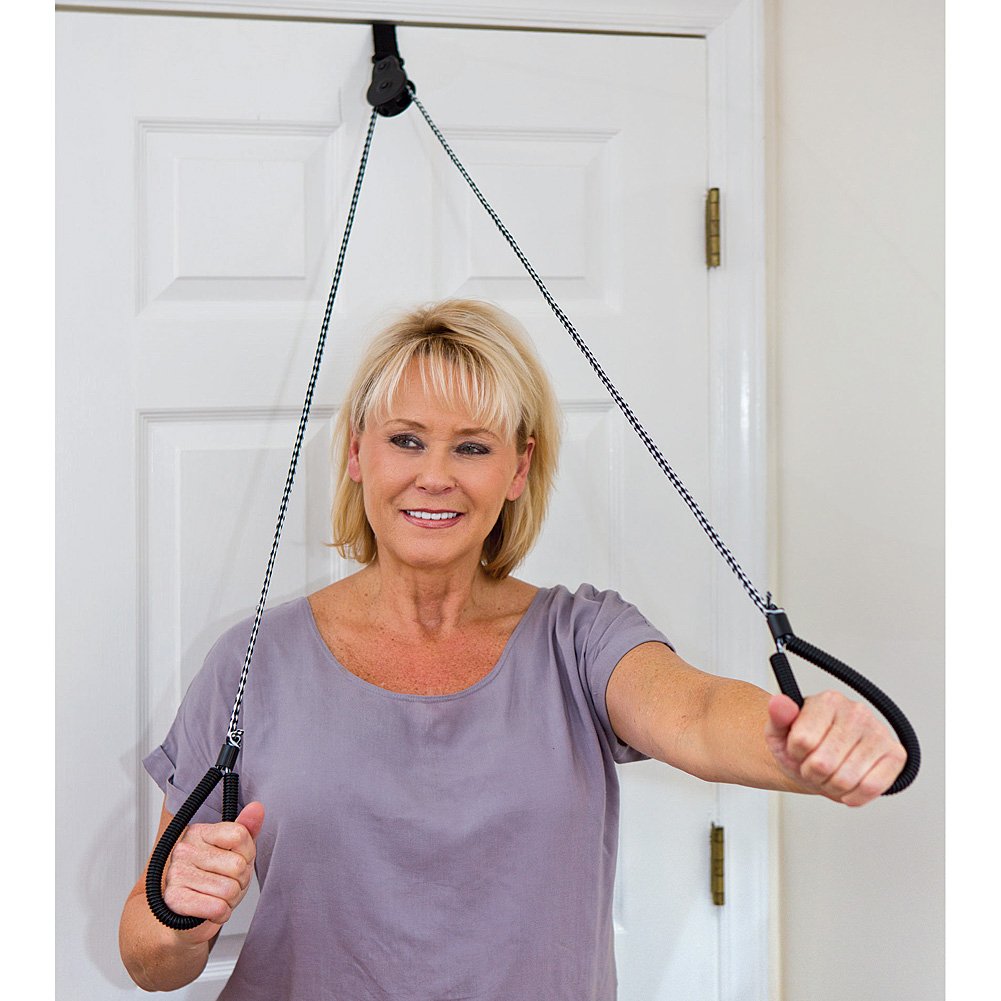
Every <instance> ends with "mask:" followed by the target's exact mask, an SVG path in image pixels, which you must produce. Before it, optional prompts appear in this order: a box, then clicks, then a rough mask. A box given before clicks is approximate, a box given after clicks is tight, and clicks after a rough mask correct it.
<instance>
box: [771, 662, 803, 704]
mask: <svg viewBox="0 0 1001 1001" xmlns="http://www.w3.org/2000/svg"><path fill="white" fill-rule="evenodd" d="M769 659H770V660H771V662H772V673H773V674H774V675H775V680H776V681H777V682H778V683H779V691H780V692H781V693H782V694H783V695H788V696H789V698H791V699H792V700H793V702H795V703H796V705H798V706H799V707H800V709H802V708H803V693H802V692H800V690H799V685H797V684H796V678H795V676H794V675H793V673H792V668H791V667H790V666H789V658H788V657H786V655H785V654H784V653H781V652H779V653H773V654H772V655H771V657H770V658H769Z"/></svg>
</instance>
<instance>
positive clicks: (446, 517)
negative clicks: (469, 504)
mask: <svg viewBox="0 0 1001 1001" xmlns="http://www.w3.org/2000/svg"><path fill="white" fill-rule="evenodd" d="M403 513H404V514H405V515H406V516H407V517H408V518H411V519H413V520H415V521H420V522H426V523H427V524H429V525H441V524H449V523H451V522H455V521H458V520H459V518H461V517H462V514H461V512H459V511H409V510H404V512H403Z"/></svg>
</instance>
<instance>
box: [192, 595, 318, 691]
mask: <svg viewBox="0 0 1001 1001" xmlns="http://www.w3.org/2000/svg"><path fill="white" fill-rule="evenodd" d="M255 618H256V616H255V615H248V616H245V617H243V618H241V619H240V620H239V621H238V622H235V623H234V624H233V625H231V626H229V627H228V628H226V629H224V630H223V632H222V633H220V634H219V637H218V638H217V639H216V641H215V642H214V643H213V644H212V646H211V648H210V649H209V652H208V654H207V655H206V657H205V665H204V668H203V672H202V673H205V672H208V673H211V674H214V675H227V676H228V675H229V674H232V673H234V672H236V674H237V676H238V675H239V671H240V670H241V669H242V667H243V662H244V660H245V659H246V654H247V649H248V648H249V646H250V639H251V635H252V633H253V628H254V620H255ZM308 625H309V603H308V601H307V599H306V598H293V599H292V600H291V601H286V602H283V603H282V604H280V605H276V606H275V607H274V608H269V609H266V610H265V612H264V615H263V616H262V617H261V623H260V627H259V628H258V632H257V637H256V641H255V646H254V657H255V658H257V657H258V656H261V655H264V656H266V655H267V653H268V651H269V649H273V648H275V647H278V648H280V649H282V650H284V649H287V648H288V647H289V646H290V645H299V644H301V643H302V641H303V637H304V636H305V635H307V634H306V632H305V629H306V627H308Z"/></svg>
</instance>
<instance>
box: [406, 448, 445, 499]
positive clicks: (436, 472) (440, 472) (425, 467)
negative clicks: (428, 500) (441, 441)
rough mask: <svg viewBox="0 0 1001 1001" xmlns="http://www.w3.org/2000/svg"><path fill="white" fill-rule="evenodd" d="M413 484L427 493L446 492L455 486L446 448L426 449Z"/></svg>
mask: <svg viewBox="0 0 1001 1001" xmlns="http://www.w3.org/2000/svg"><path fill="white" fill-rule="evenodd" d="M414 486H416V487H417V489H418V490H423V491H424V492H425V493H429V494H443V493H447V492H448V491H449V490H451V489H452V488H453V487H454V486H455V477H454V476H453V475H452V472H451V469H450V456H449V452H448V450H447V449H436V448H431V449H428V451H427V453H426V454H425V455H424V458H423V461H422V462H421V465H420V469H418V471H417V476H416V477H415V479H414Z"/></svg>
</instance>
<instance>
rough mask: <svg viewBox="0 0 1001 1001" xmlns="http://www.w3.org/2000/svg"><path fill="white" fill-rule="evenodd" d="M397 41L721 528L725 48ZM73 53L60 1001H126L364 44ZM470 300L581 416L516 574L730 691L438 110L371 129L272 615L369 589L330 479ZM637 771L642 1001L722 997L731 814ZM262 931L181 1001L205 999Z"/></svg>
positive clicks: (87, 38) (305, 294) (63, 168)
mask: <svg viewBox="0 0 1001 1001" xmlns="http://www.w3.org/2000/svg"><path fill="white" fill-rule="evenodd" d="M399 42H400V48H401V52H402V53H403V55H404V57H405V59H406V67H407V71H408V73H409V74H410V76H411V78H412V79H413V80H414V81H415V82H416V84H417V88H418V92H419V96H420V97H421V99H422V100H423V102H424V103H425V105H426V106H427V108H428V110H429V112H430V113H431V114H432V115H433V116H434V117H435V118H436V119H437V121H438V123H439V125H440V126H441V127H442V129H443V131H444V132H445V134H446V136H447V137H448V138H449V140H450V141H451V142H452V144H453V146H454V148H455V150H456V151H457V153H458V155H459V156H460V157H461V158H462V159H463V160H464V161H465V163H466V166H467V167H468V169H469V171H470V172H471V174H472V175H473V177H474V178H475V179H476V180H477V181H478V183H479V185H480V187H481V189H482V190H483V191H484V192H485V193H486V195H487V197H488V198H490V199H491V200H492V201H493V203H494V205H495V207H496V208H497V209H498V211H499V212H500V214H501V216H502V217H503V218H504V219H505V220H506V222H507V224H508V226H509V228H510V229H511V231H512V232H513V233H514V234H515V235H516V237H517V238H518V240H519V242H520V243H521V245H522V247H523V248H524V250H525V251H526V253H527V254H528V256H529V257H530V258H531V259H532V260H533V262H534V263H535V265H536V266H537V268H538V270H539V271H540V273H541V274H542V275H543V277H544V279H545V280H546V281H547V283H548V284H549V286H550V288H551V289H552V291H553V292H554V294H555V295H556V297H557V299H559V300H560V301H561V303H562V305H563V306H564V308H565V309H566V311H567V312H568V314H569V315H570V316H571V317H572V318H573V319H574V321H575V323H576V325H577V327H578V329H579V330H580V331H581V333H582V334H583V335H584V337H585V339H586V340H588V341H589V343H590V344H591V346H592V348H593V350H594V352H595V354H596V355H597V356H598V358H599V359H600V360H601V361H602V363H603V365H604V367H605V369H606V370H607V372H608V373H609V375H610V376H611V377H612V379H613V380H614V381H616V382H617V383H618V385H619V387H620V389H621V390H622V392H623V394H624V395H625V397H626V398H627V399H628V400H629V401H630V402H631V404H632V405H633V409H634V410H635V412H636V413H637V414H638V415H639V417H640V419H641V420H643V422H644V423H645V424H646V425H647V427H648V428H649V430H650V431H651V433H652V434H653V436H654V438H655V439H656V440H657V441H658V442H659V443H660V444H661V446H662V448H663V450H664V451H665V453H666V454H667V455H668V456H670V458H671V460H672V462H673V463H674V465H675V466H676V468H677V469H678V470H679V472H680V473H681V474H682V475H683V477H684V478H685V480H686V482H687V484H688V486H689V487H690V488H691V490H692V492H693V493H694V494H695V496H696V497H707V496H708V488H709V483H708V480H709V435H708V430H707V429H708V427H709V420H710V414H709V413H708V410H709V382H710V371H709V354H708V350H707V335H706V330H707V318H706V309H707V298H708V291H707V277H706V271H705V265H704V259H703V229H702V216H703V197H704V192H705V188H706V186H707V177H706V162H707V149H706V147H707V138H706V117H707V109H706V100H705V94H706V66H705V43H704V42H703V41H702V40H699V39H683V38H667V37H656V38H654V37H637V36H633V37H628V36H618V37H617V36H610V35H566V34H558V33H526V32H514V31H496V32H491V31H487V30H459V29H441V28H417V27H411V28H405V29H401V30H400V31H399ZM57 43H58V48H57V68H58V108H57V114H58V122H57V127H58V137H57V155H58V238H57V255H58V307H57V309H58V313H57V316H58V319H57V328H58V329H57V334H58V345H57V351H58V359H57V433H58V455H57V462H58V473H57V475H58V496H57V504H58V510H57V519H58V527H57V533H58V534H57V552H58V559H59V565H58V581H59V583H58V639H57V644H58V645H57V650H58V654H57V657H58V665H57V682H58V734H59V743H58V749H57V764H58V803H59V817H58V825H59V826H58V831H57V851H58V872H59V877H60V878H59V883H58V886H59V900H58V907H57V921H58V952H59V957H58V972H57V978H58V984H59V989H60V992H61V993H60V996H61V997H64V998H67V999H68V998H73V999H80V1001H110V999H113V998H118V997H126V996H128V997H132V996H134V995H136V994H137V993H138V991H137V990H136V989H135V988H134V987H133V986H132V985H131V982H130V981H129V980H128V978H127V976H126V974H125V973H124V971H123V970H122V969H121V968H120V965H119V961H118V957H117V951H116V942H115V928H116V925H117V919H118V914H119V910H120V906H121V903H122V900H123V898H124V896H125V894H126V892H127V891H128V889H129V887H130V886H131V884H132V883H133V882H134V880H135V878H136V874H137V873H138V871H139V870H140V868H141V866H142V863H143V861H144V859H145V857H146V854H147V853H148V851H149V848H150V843H151V836H152V831H153V829H154V824H155V818H156V816H157V814H158V810H159V805H160V794H159V791H158V790H156V789H155V787H154V786H153V785H152V783H151V782H150V781H149V780H148V779H147V777H146V776H145V773H144V772H143V771H142V769H141V766H140V759H141V757H142V756H143V754H145V753H146V752H147V751H148V750H149V749H150V748H151V747H152V746H154V745H155V744H156V743H158V742H159V740H160V739H161V737H162V736H163V734H164V732H165V731H166V729H167V726H168V725H169V722H170V720H171V719H172V716H173V713H174V711H175V709H176V706H177V703H178V701H179V700H180V697H181V695H182V693H183V691H184V689H185V687H186V685H187V683H188V681H189V680H190V678H191V677H192V675H193V674H194V672H195V671H197V669H198V667H199V666H200V663H201V660H202V657H203V656H204V654H205V652H206V651H207V649H208V647H209V645H210V644H211V642H212V641H213V639H214V638H215V637H216V636H217V635H218V634H219V633H220V632H221V631H222V630H224V629H225V628H226V627H228V626H229V625H231V624H232V623H234V622H235V621H237V620H238V619H240V618H241V617H243V616H245V615H247V614H248V612H249V611H250V610H251V609H252V607H253V605H254V603H255V602H256V599H257V595H258V593H259V589H260V582H261V577H262V575H263V570H264V565H265V561H266V557H267V552H268V548H269V546H270V542H271V535H272V529H273V523H274V518H275V515H276V511H277V505H278V499H279V496H280V492H281V486H282V483H283V481H284V474H285V469H286V466H287V461H288V453H289V450H290V448H291V444H292V440H293V437H294V429H295V425H296V422H297V419H298V412H299V408H300V406H301V399H302V394H303V390H304V388H305V383H306V379H307V376H308V372H309V366H310V361H311V358H312V352H313V350H314V346H315V337H316V333H317V330H318V327H319V323H320V320H321V317H322V313H323V304H324V300H325V297H326V292H327V286H328V282H329V276H330V273H331V270H332V265H333V262H334V260H335V258H336V253H337V247H338V242H339V239H340V231H341V226H342V224H343V220H344V216H345V212H346V207H347V204H348V199H349V195H350V190H351V185H352V183H353V179H354V172H355V166H356V162H357V158H358V155H359V153H360V148H361V141H362V138H363V136H364V132H365V128H366V126H367V122H368V117H369V108H368V105H367V104H366V103H365V100H364V93H365V90H366V88H367V85H368V80H369V74H370V56H371V32H370V29H369V28H368V27H367V26H360V25H333V24H322V23H307V22H281V21H249V20H248V21H243V20H239V19H200V18H173V17H151V16H139V15H108V14H92V13H83V12H63V13H60V14H58V15H57ZM453 294H459V295H476V296H484V297H487V298H490V299H493V300H495V301H497V302H499V303H500V304H501V305H503V306H504V307H506V308H507V309H509V310H511V311H512V312H513V313H515V314H516V315H517V316H519V317H520V318H521V319H522V320H523V322H524V323H525V324H526V325H527V327H528V328H529V330H530V331H531V333H532V334H533V336H534V338H535V340H536V343H537V345H538V347H539V349H540V351H541V354H542V356H543V358H544V360H545V361H546V362H547V364H548V366H549V369H550V371H551V373H552V375H553V377H554V380H555V383H556V386H557V389H558V391H559V395H560V397H561V399H562V401H563V403H564V406H565V409H566V415H567V435H566V446H565V451H564V455H563V462H562V472H561V476H560V480H559V487H558V493H557V496H556V500H555V503H554V507H553V512H552V515H551V517H550V520H549V524H548V527H547V529H546V532H545V535H544V537H543V539H542V541H541V542H540V544H539V546H538V548H537V550H536V552H535V553H533V555H532V556H531V558H530V560H529V561H528V563H527V565H526V566H524V567H523V568H522V569H521V571H520V573H519V576H522V577H524V578H525V579H528V580H531V581H533V582H534V583H537V584H541V585H548V584H552V583H555V582H563V583H566V584H567V585H569V586H571V587H573V586H575V585H576V584H577V583H579V582H580V581H590V582H591V583H593V584H595V585H596V586H599V587H614V588H617V589H618V590H620V591H621V592H622V593H623V594H624V595H625V596H626V597H627V598H629V599H630V600H632V601H634V602H635V603H636V604H638V605H639V606H640V607H641V608H642V609H643V610H644V611H645V612H646V614H647V615H648V617H649V618H650V619H652V620H653V621H654V622H656V623H657V624H658V625H660V626H661V627H662V628H663V629H664V630H665V631H666V632H667V633H668V634H669V635H671V636H672V637H673V638H674V639H675V641H676V643H677V644H678V647H679V651H680V652H681V653H682V654H683V655H684V656H686V657H687V658H688V659H690V660H691V661H693V662H695V663H697V664H709V665H710V666H711V661H710V654H711V650H710V642H709V639H708V637H709V636H710V631H711V620H710V599H711V577H712V570H711V568H712V563H713V560H715V559H716V557H715V555H714V554H713V553H712V551H711V549H710V547H709V546H707V544H706V543H705V541H704V539H703V538H702V536H701V533H700V532H699V531H698V530H697V528H696V527H695V526H694V523H693V522H692V521H691V518H690V515H689V514H688V513H687V511H686V510H685V509H684V508H683V506H682V505H681V503H680V502H679V501H678V500H677V499H676V498H675V497H674V495H673V493H672V492H671V490H670V487H669V485H668V483H667V481H666V480H665V478H664V477H663V475H662V474H661V473H660V472H659V471H658V470H657V469H656V467H655V466H654V464H653V463H652V462H651V460H650V459H649V457H648V456H647V454H646V452H645V450H644V449H643V448H642V446H641V445H640V444H639V443H638V441H636V439H635V437H634V436H633V434H632V432H631V431H630V430H629V428H628V426H627V425H626V424H625V422H624V420H623V419H622V417H621V415H620V414H619V413H618V411H617V409H616V408H615V406H614V404H613V403H612V402H611V400H609V398H608V397H607V395H606V394H605V392H604V390H603V389H602V388H601V386H600V385H599V384H598V382H597V380H596V379H595V378H594V376H593V375H592V373H591V372H590V369H589V368H588V367H587V365H586V362H585V361H584V360H583V359H582V358H581V356H580V355H579V354H578V352H577V349H576V348H575V347H574V346H573V344H572V343H571V342H570V340H569V338H568V337H567V335H566V334H565V332H564V331H563V329H562V328H561V327H560V326H559V324H558V323H557V322H556V321H555V320H554V319H553V318H552V316H551V314H550V313H549V311H548V308H547V307H546V306H545V304H544V303H543V302H542V300H541V299H540V297H539V296H538V294H537V292H536V291H535V289H534V287H533V286H532V285H531V283H530V280H529V279H528V278H527V277H526V276H525V275H524V274H523V272H522V271H521V269H520V266H519V265H518V264H517V262H516V260H515V259H514V257H513V256H512V255H511V253H510V251H509V250H508V249H507V247H506V246H505V245H504V244H503V242H502V241H501V238H500V237H499V236H498V235H497V233H496V231H495V230H494V229H493V226H492V224H491V223H490V222H489V221H488V220H487V218H486V217H485V215H484V214H483V213H482V211H481V209H480V208H479V207H478V206H477V205H476V204H475V203H474V201H473V199H472V196H471V195H470V194H469V193H468V191H466V190H465V189H464V187H463V185H462V182H461V179H459V178H458V176H457V174H456V173H455V171H454V168H453V167H452V166H451V164H449V163H448V161H447V160H446V159H445V157H444V154H443V153H442V151H441V150H440V148H438V146H437V143H436V141H435V140H434V138H433V136H432V135H431V134H430V133H429V131H428V130H427V128H426V126H425V125H424V123H423V121H422V120H421V119H420V118H419V115H418V112H417V111H416V109H411V110H410V111H408V112H407V113H406V114H404V115H402V116H400V117H399V118H394V119H388V120H381V121H380V122H379V125H378V127H377V129H376V134H375V140H374V145H373V149H372V156H371V165H370V168H369V173H368V178H367V181H366V185H365V189H364V191H363V193H362V198H361V203H360V207H359V212H358V220H357V224H356V231H355V236H354V238H353V243H352V246H351V249H350V251H349V253H348V260H347V266H346V269H345V272H344V278H343V284H342V288H341V292H340V296H339V299H338V304H337V308H336V310H335V313H334V320H333V324H332V328H331V334H330V341H329V346H328V349H327V354H326V358H325V361H324V367H323V372H322V376H321V379H320V384H319V387H318V391H317V396H316V404H315V408H314V415H313V419H312V421H311V423H310V426H309V430H308V433H307V443H306V447H305V451H304V456H303V463H302V467H301V469H300V472H299V474H298V479H297V484H296V489H295V492H294V495H293V501H292V505H291V510H290V512H289V518H288V522H287V525H286V530H285V537H284V541H283V545H282V549H281V553H280V557H279V560H278V565H277V569H276V574H275V578H274V581H273V585H272V590H271V599H270V601H271V603H272V604H275V603H278V602H280V601H283V600H286V599H288V598H290V597H292V596H294V595H298V594H301V593H303V592H307V591H309V590H312V589H314V588H316V587H319V586H321V585H322V584H323V583H324V582H326V581H328V580H330V579H332V578H334V577H338V576H341V575H344V574H346V573H348V572H350V570H351V567H349V566H347V565H344V564H342V563H341V562H340V561H339V560H338V559H337V558H336V557H335V556H334V555H332V553H331V551H330V550H328V549H327V548H325V546H324V542H325V541H326V540H327V538H328V527H327V505H328V500H329V493H330V491H329V476H328V468H327V449H328V439H329V434H330V429H331V425H332V418H333V415H334V412H335V407H336V404H337V401H338V400H339V399H340V397H341V394H342V392H343V389H344V386H345V379H346V377H347V376H348V375H349V373H350V372H351V370H352V368H353V365H354V362H355V360H356V358H357V357H358V354H359V351H360V345H361V343H362V341H363V339H364V337H365V336H366V334H367V333H370V332H371V331H373V330H374V329H375V327H376V326H377V324H378V322H379V320H380V319H381V317H382V316H383V315H384V314H385V312H386V311H387V310H388V309H391V308H393V307H397V306H399V305H403V304H407V303H412V302H414V301H418V300H425V299H429V298H437V297H442V296H447V295H453ZM251 684H253V676H252V675H251ZM222 736H223V735H220V738H222ZM246 739H247V740H248V741H252V740H253V734H252V733H248V735H247V738H246ZM208 764H211V762H207V763H206V766H207V765H208ZM620 771H621V777H622V781H623V818H622V834H621V851H620V855H621V857H620V879H619V883H618V887H617V897H616V923H617V939H616V944H617V952H618V963H619V978H620V985H621V986H620V997H621V999H622V1001H660V999H664V1001H666V999H669V998H670V999H684V1001H703V999H705V1001H710V999H716V998H717V997H719V987H718V968H719V956H718V947H717V939H718V928H717V923H718V916H717V911H716V910H714V908H713V905H712V902H711V900H710V897H709V893H708V832H709V826H710V823H711V821H712V820H713V819H714V818H715V815H716V814H715V807H716V791H715V789H714V787H712V786H709V785H703V784H700V783H697V782H695V781H694V780H691V779H689V778H688V777H686V776H683V775H680V774H677V773H674V772H672V771H671V770H670V769H668V768H666V767H664V766H662V765H659V764H657V763H644V764H637V765H629V766H625V767H623V768H622V769H621V770H620ZM250 907H251V904H249V903H248V904H247V905H245V907H244V913H243V914H242V915H240V917H239V919H235V920H234V921H233V922H232V923H231V924H230V925H228V926H227V929H226V932H225V934H224V935H223V936H222V938H221V941H220V943H219V945H218V946H217V948H216V950H215V952H214V953H213V958H212V961H211V963H210V966H209V968H208V969H207V971H206V973H205V974H204V975H203V977H202V979H201V981H200V982H199V984H197V985H194V986H192V987H191V988H189V989H188V990H187V991H186V992H182V996H184V997H188V998H192V999H194V998H198V999H201V998H206V999H207V998H213V997H215V995H216V993H217V992H218V991H219V989H220V988H221V984H222V982H223V981H224V979H225V976H226V975H227V973H228V970H229V969H231V967H232V962H233V958H234V956H235V955H236V953H237V951H238V950H239V947H240V944H241V930H242V929H245V927H246V924H247V918H248V916H249V911H250Z"/></svg>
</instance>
